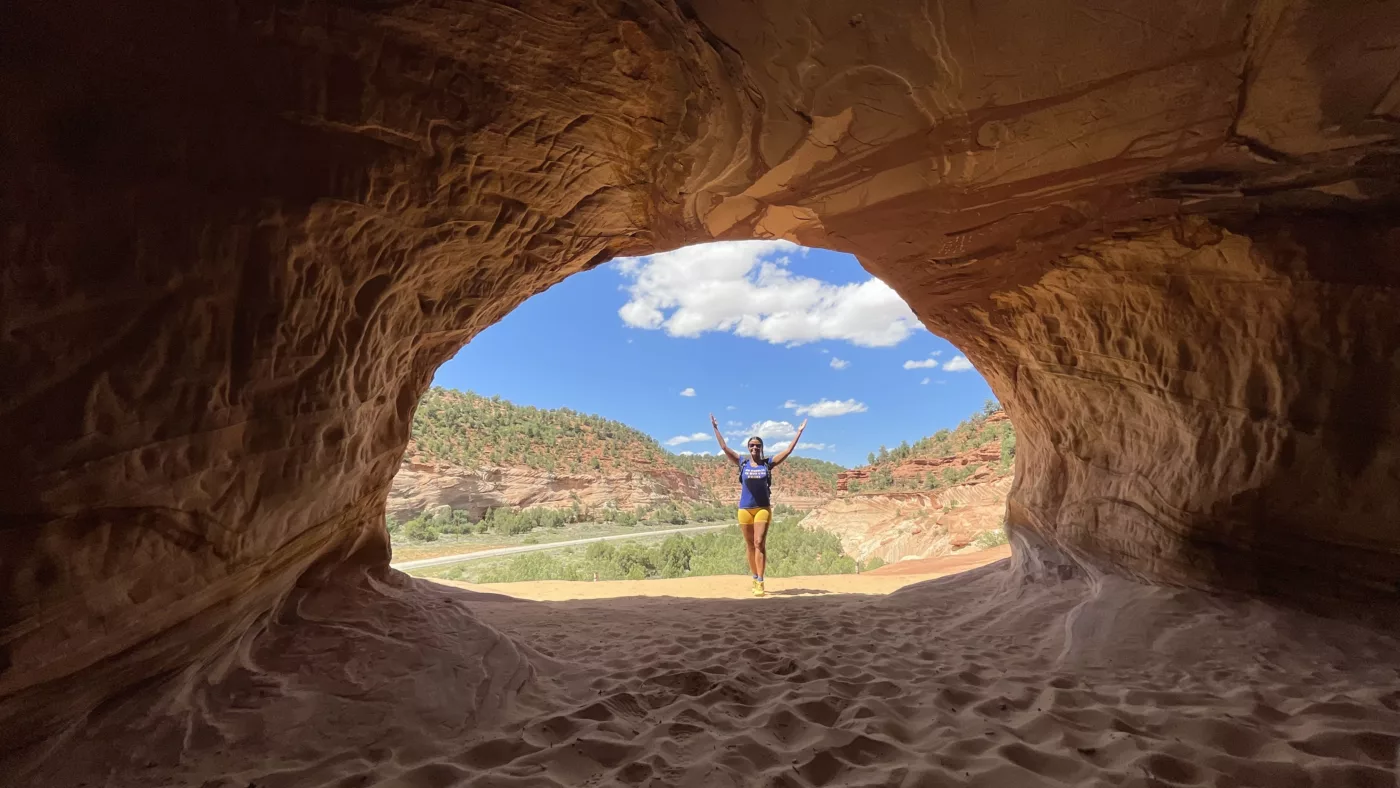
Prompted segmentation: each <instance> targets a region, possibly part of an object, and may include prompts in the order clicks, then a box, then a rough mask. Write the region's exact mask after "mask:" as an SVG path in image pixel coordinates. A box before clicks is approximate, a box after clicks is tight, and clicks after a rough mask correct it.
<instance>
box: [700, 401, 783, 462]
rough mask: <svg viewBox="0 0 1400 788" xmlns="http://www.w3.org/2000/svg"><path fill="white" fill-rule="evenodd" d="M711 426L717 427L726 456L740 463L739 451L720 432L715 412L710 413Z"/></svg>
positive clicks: (731, 460) (716, 430) (717, 435)
mask: <svg viewBox="0 0 1400 788" xmlns="http://www.w3.org/2000/svg"><path fill="white" fill-rule="evenodd" d="M803 424H806V422H803ZM710 426H711V427H714V428H715V438H716V439H718V440H719V447H720V448H721V449H723V450H724V456H726V457H728V458H729V461H730V462H732V463H734V464H735V465H738V464H739V453H738V452H736V451H734V450H733V449H731V448H729V444H727V443H725V442H724V436H723V435H721V434H719V420H718V419H716V418H715V414H713V413H711V414H710Z"/></svg>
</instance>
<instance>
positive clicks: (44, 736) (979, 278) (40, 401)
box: [0, 0, 1400, 759]
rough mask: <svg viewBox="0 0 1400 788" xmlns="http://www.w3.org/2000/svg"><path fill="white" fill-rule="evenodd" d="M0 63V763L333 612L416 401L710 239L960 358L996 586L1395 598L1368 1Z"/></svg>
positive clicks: (44, 46)
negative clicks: (1001, 420)
mask: <svg viewBox="0 0 1400 788" xmlns="http://www.w3.org/2000/svg"><path fill="white" fill-rule="evenodd" d="M0 30H4V31H5V33H4V36H5V38H4V42H3V43H4V46H2V47H0V51H3V52H4V54H3V56H0V106H4V107H5V112H4V113H3V120H0V134H3V144H0V172H3V175H4V177H3V178H0V183H3V186H0V206H3V208H2V209H0V215H3V221H4V229H5V234H4V240H3V247H2V248H3V249H4V253H3V259H2V260H0V381H3V383H0V385H3V389H0V390H2V391H3V395H0V435H3V436H4V441H5V451H3V452H0V492H3V495H0V522H2V523H3V529H0V556H3V557H4V559H3V561H2V562H0V594H3V604H2V605H0V741H3V742H5V744H4V747H5V748H6V752H5V754H4V755H3V756H0V759H8V758H33V757H37V756H39V755H42V754H43V753H45V752H51V751H55V750H54V748H55V747H56V746H57V744H56V743H57V742H60V741H61V740H62V736H64V735H71V734H72V732H73V731H75V730H78V729H79V728H80V727H81V724H82V722H83V720H84V719H86V718H87V717H88V716H89V715H91V714H94V713H104V712H103V710H104V709H107V708H108V706H107V705H106V704H108V703H110V702H112V701H113V699H114V698H130V697H133V696H134V694H135V693H134V690H135V689H136V688H147V690H146V691H148V692H154V691H155V690H153V689H150V688H152V687H159V688H160V691H161V692H163V693H176V694H177V695H178V694H179V692H180V690H181V689H182V688H183V689H188V688H190V687H192V686H195V684H196V683H197V682H199V681H202V680H203V679H202V677H204V676H206V675H208V671H209V670H212V666H214V665H216V664H218V661H219V659H220V657H221V655H226V654H228V653H230V651H231V650H232V649H233V648H234V644H236V643H239V642H247V641H246V640H245V638H253V639H256V637H257V636H258V633H259V632H260V631H261V628H263V627H267V626H269V622H270V621H274V620H277V615H276V614H277V613H278V611H283V612H285V611H286V608H285V604H286V603H287V600H289V599H291V598H292V595H293V591H294V590H296V592H297V594H302V593H307V592H306V589H316V588H328V589H329V588H334V587H337V586H339V587H347V586H353V587H354V588H356V589H358V591H357V593H356V594H349V593H346V594H342V595H341V596H334V597H327V598H328V599H331V598H334V599H350V598H354V599H358V600H360V601H359V602H357V603H356V604H361V605H363V604H370V603H367V602H365V601H364V600H365V599H366V598H373V597H374V595H375V594H377V593H380V591H379V590H377V589H381V588H382V587H388V586H392V585H393V584H395V583H398V582H400V581H399V580H398V579H397V578H396V576H395V575H394V574H393V573H391V572H390V571H389V570H388V568H387V563H388V546H387V535H386V533H385V531H384V528H383V509H384V500H385V496H386V493H387V492H388V489H389V485H390V481H391V479H392V477H393V475H394V473H395V471H396V470H397V468H398V463H399V459H400V456H401V455H402V452H403V449H404V446H405V444H406V442H407V440H408V436H409V424H410V419H411V415H412V412H413V408H414V404H415V403H416V402H417V400H418V397H419V396H420V395H421V394H422V393H423V392H424V391H425V390H426V388H427V386H428V384H429V381H430V380H431V377H432V373H433V370H434V369H435V368H436V367H437V366H438V365H439V364H440V363H441V362H442V361H444V360H445V359H446V358H448V357H449V356H450V355H451V354H452V353H453V352H455V351H456V349H458V348H459V347H461V346H462V344H463V343H465V342H467V341H468V340H469V339H470V338H471V337H472V336H474V335H475V334H476V333H478V332H479V331H481V330H482V329H483V328H485V327H486V326H488V325H490V324H491V323H493V322H495V321H496V320H499V319H500V318H501V316H503V315H504V314H506V313H507V312H509V311H510V310H511V309H512V308H514V307H515V306H516V305H518V304H519V303H520V302H521V301H522V300H524V299H525V298H527V297H529V296H530V295H531V294H533V293H537V292H539V291H541V290H543V289H545V288H547V287H549V286H550V285H552V284H554V283H556V282H558V281H560V280H561V279H563V278H564V277H566V276H568V275H570V274H572V273H575V272H578V271H581V270H584V269H587V268H589V267H592V266H596V265H598V264H600V263H602V262H604V261H606V260H608V259H610V258H612V257H614V256H617V255H621V254H643V253H647V252H651V251H658V250H664V249H670V248H674V247H676V246H679V245H682V244H685V243H690V242H695V241H701V240H708V239H712V238H726V239H740V238H753V237H780V238H786V239H789V240H793V241H797V242H800V243H805V244H808V245H814V246H822V247H827V248H832V249H838V250H842V251H847V252H851V253H854V254H856V255H857V256H858V257H859V258H860V259H861V261H862V262H863V264H864V265H865V266H866V267H867V268H868V269H869V270H870V271H871V272H872V273H874V274H876V275H877V276H879V277H881V278H882V279H883V280H884V281H886V282H887V283H889V284H890V285H891V286H892V287H894V288H895V289H896V290H897V291H898V292H899V293H901V294H902V295H903V296H904V297H905V298H906V300H908V301H909V303H910V304H911V306H912V307H913V308H914V310H915V311H916V313H917V314H918V315H919V316H920V317H921V318H922V319H923V320H924V322H925V324H926V325H927V326H928V327H929V328H930V329H931V330H933V331H934V332H936V333H938V334H940V335H942V336H944V337H946V338H948V339H949V340H950V341H952V342H954V343H955V344H956V345H958V347H959V348H961V349H962V350H963V351H964V352H965V353H966V354H967V356H968V357H969V358H970V359H971V360H972V361H973V362H974V363H975V364H976V366H977V367H978V369H979V370H980V371H981V372H982V373H983V374H984V375H986V377H987V379H988V380H989V382H990V383H991V386H992V388H993V390H994V391H995V393H996V395H997V396H998V398H999V399H1000V400H1001V401H1002V402H1003V404H1004V405H1005V407H1006V409H1007V412H1008V414H1009V415H1010V416H1011V418H1013V419H1014V420H1015V422H1016V426H1017V429H1018V442H1019V446H1018V469H1017V473H1016V479H1015V483H1014V485H1013V488H1012V490H1011V492H1010V500H1009V504H1008V518H1009V522H1010V528H1011V531H1012V535H1013V545H1014V547H1015V554H1016V560H1017V562H1018V567H1019V570H1020V571H1022V572H1024V573H1026V575H1027V577H1046V578H1053V577H1056V576H1062V575H1065V574H1073V573H1080V572H1088V573H1115V574H1122V575H1127V576H1131V577H1135V578H1139V579H1142V580H1145V581H1150V582H1161V583H1176V584H1184V585H1190V586H1195V587H1202V588H1226V589H1237V590H1245V591H1250V592H1259V593H1268V594H1275V595H1281V596H1284V597H1287V598H1290V599H1292V600H1294V601H1296V602H1299V603H1302V604H1309V605H1314V606H1317V607H1320V608H1325V609H1334V610H1340V609H1343V606H1342V605H1340V604H1339V600H1352V601H1355V602H1357V603H1361V605H1360V606H1363V607H1368V608H1369V607H1375V606H1381V605H1385V604H1392V603H1394V602H1395V601H1396V599H1397V595H1400V560H1397V558H1400V532H1397V530H1396V528H1395V525H1394V524H1395V523H1396V522H1397V521H1400V519H1398V518H1400V504H1398V503H1397V502H1398V501H1400V497H1397V495H1396V490H1397V489H1400V440H1397V438H1396V434H1395V425H1396V424H1397V416H1400V413H1397V409H1400V322H1397V321H1396V320H1395V315H1396V314H1397V313H1398V312H1400V262H1397V261H1400V230H1397V215H1396V212H1395V200H1394V197H1395V192H1396V188H1397V184H1400V149H1397V146H1396V135H1397V131H1398V130H1400V125H1398V124H1400V87H1397V86H1400V81H1397V74H1400V48H1397V47H1395V45H1394V42H1395V41H1396V40H1400V15H1397V14H1396V13H1395V12H1394V9H1393V7H1392V4H1389V3H1385V2H1355V3H1345V4H1339V3H1331V2H1324V0H1226V1H1225V2H1221V3H1213V4H1197V3H1184V2H1166V3H1161V2H1146V0H1129V1H1128V2H1124V3H1119V4H1116V5H1115V7H1114V9H1113V11H1112V12H1111V13H1110V12H1108V11H1104V10H1102V9H1096V8H1093V7H1090V6H1089V5H1087V4H1084V3H1082V2H1080V1H1079V0H1051V1H1050V2H1028V1H1027V0H1000V1H999V2H994V3H985V2H976V3H973V2H942V3H934V2H929V3H924V2H898V3H886V4H871V3H864V2H855V1H854V0H822V2H816V0H809V1H808V2H800V1H799V2H790V0H760V1H759V2H737V1H736V0H698V2H693V3H687V4H673V3H669V2H656V3H652V2H645V3H643V2H635V3H634V2H624V1H623V0H604V2H596V3H595V2H577V3H575V2H553V0H549V1H546V0H520V2H515V3H509V4H492V3H476V2H468V1H467V0H448V1H447V2H443V3H435V4H410V3H400V2H395V1H394V0H388V2H379V3H363V2H344V3H323V4H298V3H282V2H266V3H251V2H236V1H235V0H217V1H216V2H215V3H214V4H213V5H208V4H205V5H199V6H192V5H189V4H180V3H173V2H160V1H157V2H153V3H147V4H142V5H134V4H133V5H124V4H111V3H98V2H95V0H73V2H70V3H62V4H55V3H50V2H42V1H41V0H13V1H12V2H9V3H6V4H5V5H4V8H3V10H0ZM376 583H379V584H380V585H375V584H376ZM328 593H329V592H328ZM347 604H348V603H347ZM1357 606H1358V605H1351V607H1353V608H1354V607H1357ZM287 620H291V618H290V617H289V618H287ZM172 687H173V689H172ZM181 697H183V695H182V696H181Z"/></svg>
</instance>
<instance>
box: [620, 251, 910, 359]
mask: <svg viewBox="0 0 1400 788" xmlns="http://www.w3.org/2000/svg"><path fill="white" fill-rule="evenodd" d="M806 253H807V250H806V249H804V248H802V247H800V246H797V245H795V244H791V243H788V242H786V241H724V242H720V243H710V244H700V245H698V246H687V247H685V248H683V249H677V250H675V251H673V252H666V253H663V254H655V255H651V256H649V257H631V258H622V259H620V260H618V261H617V270H618V272H619V273H621V274H622V275H623V276H624V277H626V278H627V279H630V280H631V282H630V283H629V284H628V285H627V287H626V290H627V293H628V295H629V300H628V301H627V303H626V304H624V305H623V306H622V308H621V309H619V310H618V315H619V316H621V317H622V320H623V322H624V323H626V324H627V325H629V326H632V327H634V328H645V329H651V330H663V331H665V332H666V333H667V334H669V335H671V336H676V337H697V336H700V335H701V334H704V333H706V332H709V331H724V332H730V333H733V334H736V335H738V336H741V337H752V338H755V339H762V340H764V341H766V342H771V343H773V344H776V345H800V344H803V343H807V342H815V341H818V340H823V339H829V340H841V341H846V342H850V343H852V344H855V345H860V346H862V347H890V346H893V345H897V344H899V343H900V342H902V341H903V340H904V339H906V338H907V337H908V336H909V335H910V334H912V333H914V332H915V331H918V330H920V329H921V328H922V327H923V326H922V325H921V324H920V323H919V320H918V318H917V317H915V316H914V312H913V311H912V310H911V309H909V305H908V304H905V303H904V301H903V300H902V299H901V298H900V297H899V296H898V295H897V294H896V293H895V292H894V291H893V290H891V289H890V287H889V286H888V285H886V284H885V283H884V282H881V281H880V280H878V279H875V278H873V277H872V278H870V279H867V280H865V281H864V282H859V283H854V284H845V285H836V284H830V283H828V282H824V281H822V280H820V279H814V278H811V277H805V276H798V275H795V274H793V273H791V272H790V271H789V270H788V269H787V265H788V263H789V262H790V258H791V256H794V255H804V254H806Z"/></svg>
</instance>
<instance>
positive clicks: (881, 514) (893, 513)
mask: <svg viewBox="0 0 1400 788" xmlns="http://www.w3.org/2000/svg"><path fill="white" fill-rule="evenodd" d="M1010 490H1011V477H1009V476H1001V477H992V476H987V477H984V478H982V479H976V480H973V481H970V482H968V483H966V484H959V485H956V486H954V487H949V488H947V489H944V490H939V491H938V492H882V493H881V492H876V493H859V494H853V495H844V496H842V497H840V498H834V499H832V500H830V501H828V502H826V503H825V504H823V505H821V506H819V507H817V508H816V509H814V510H813V511H812V512H811V513H809V514H808V515H807V517H806V518H805V519H803V521H802V524H803V525H804V526H806V527H808V528H815V529H820V530H823V531H830V532H832V533H834V534H836V535H837V536H838V537H840V539H841V546H842V547H843V548H844V549H845V550H846V553H847V554H849V555H851V556H853V557H855V558H856V559H858V560H860V561H868V560H869V559H871V558H881V559H884V560H885V561H886V562H889V563H894V562H895V561H903V560H906V559H911V558H934V557H938V556H943V555H948V554H949V553H952V552H954V551H957V550H961V549H963V548H965V547H967V546H969V545H971V544H972V540H973V539H974V538H976V536H977V535H978V534H980V533H982V532H984V531H995V530H999V529H1001V527H1002V523H1003V521H1004V520H1005V519H1006V495H1007V493H1008V492H1009V491H1010Z"/></svg>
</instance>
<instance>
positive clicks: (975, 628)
mask: <svg viewBox="0 0 1400 788" xmlns="http://www.w3.org/2000/svg"><path fill="white" fill-rule="evenodd" d="M896 579H897V578H896ZM741 580H742V578H741ZM647 582H653V581H643V583H639V585H642V584H645V583H647ZM581 585H592V584H581ZM804 585H810V583H804ZM741 587H742V583H741ZM637 590H638V591H639V592H641V591H643V589H637ZM175 689H176V690H178V691H171V690H170V689H169V688H167V689H166V690H164V691H163V692H162V693H155V692H154V691H153V692H152V697H153V698H155V697H159V698H160V700H159V703H157V704H156V705H154V706H152V705H151V702H152V701H151V700H150V699H132V700H129V701H128V702H127V703H126V704H125V705H122V706H120V707H118V708H113V709H108V710H106V711H105V712H104V713H103V714H102V715H99V716H98V717H95V718H94V721H93V723H92V725H91V726H90V727H89V728H88V729H86V730H84V731H82V732H80V733H77V734H75V735H74V736H73V737H72V738H71V739H70V740H69V741H68V742H67V743H66V744H65V745H64V747H63V748H62V749H61V750H60V751H57V755H56V757H54V758H51V759H49V761H47V762H46V763H45V765H44V767H43V768H42V769H41V770H39V771H38V772H37V773H36V775H35V777H34V778H33V779H31V780H26V781H25V783H24V784H26V785H40V786H47V785H55V786H59V785H61V786H78V785H80V784H81V785H87V786H93V785H113V786H118V785H120V786H126V785H131V786H135V785H143V786H146V785H162V786H163V785H180V786H186V785H188V786H200V787H201V788H249V787H250V786H256V787H257V788H285V787H288V786H336V788H359V787H362V786H386V787H387V786H393V787H394V788H446V786H492V787H494V786H610V785H631V786H658V787H660V786H695V787H696V788H699V787H700V786H704V787H706V788H710V787H722V786H750V785H754V786H905V787H908V788H914V787H915V786H987V787H993V786H995V787H997V788H1035V787H1036V786H1141V787H1143V788H1146V787H1148V786H1153V787H1156V786H1213V787H1215V788H1228V787H1230V786H1260V787H1261V788H1311V787H1325V788H1345V787H1347V786H1375V787H1380V786H1384V788H1395V786H1396V775H1397V772H1396V768H1397V767H1396V757H1397V746H1398V745H1400V642H1398V641H1397V639H1396V638H1395V637H1394V636H1393V634H1390V633H1386V632H1382V631H1377V630H1373V629H1368V628H1365V627H1361V626H1358V625H1354V624H1348V623H1342V622H1337V621H1332V620H1326V619H1320V618H1315V617H1312V616H1309V615H1305V614H1302V613H1297V612H1293V611H1285V610H1280V609H1277V608H1274V607H1271V606H1270V605H1267V604H1265V603H1262V602H1258V601H1250V600H1233V599H1223V598H1218V597H1212V596H1207V595H1203V594H1199V593H1194V592H1187V591H1176V590H1170V589H1162V588H1149V587H1143V586H1138V585H1134V584H1131V583H1128V582H1125V581H1118V580H1105V581H1101V582H1097V583H1090V582H1088V581H1083V580H1074V581H1066V582H1061V583H1057V584H1051V585H1041V584H1034V583H1025V582H1023V581H1022V580H1021V578H1019V576H1017V575H1015V574H1014V573H1013V572H1012V571H1011V570H1010V569H1009V562H1007V561H1003V562H999V563H997V564H993V565H990V566H987V567H983V568H981V569H974V570H972V571H970V572H966V573H963V574H959V575H954V576H951V577H945V578H942V579H938V580H932V581H925V582H918V583H915V584H913V585H907V586H905V587H903V588H901V589H899V590H897V591H895V592H894V593H891V594H889V595H887V596H870V595H856V594H841V593H828V594H819V595H810V596H791V597H784V596H775V597H772V598H769V599H763V600H754V599H733V600H731V599H703V598H682V597H665V596H661V597H645V596H631V597H622V598H612V599H598V600H576V601H558V602H536V601H528V600H522V599H518V598H512V597H508V596H504V595H499V594H475V593H471V592H466V591H462V590H458V589H451V588H447V587H444V586H440V585H434V584H432V583H428V582H425V581H407V582H405V583H403V584H388V585H385V584H382V583H379V582H378V581H374V582H368V583H365V582H358V583H354V584H347V585H346V586H345V587H344V588H342V589H340V590H337V591H334V592H332V591H329V590H325V589H321V590H316V591H314V592H312V591H308V592H306V594H305V595H304V596H301V597H296V598H293V599H291V600H289V603H288V605H287V607H286V609H285V610H284V611H283V613H282V615H281V616H280V617H279V619H278V620H277V621H276V622H274V623H273V624H272V625H270V626H269V628H268V629H267V630H266V631H264V632H263V633H262V634H260V635H258V636H257V637H255V638H250V639H249V640H248V641H247V642H245V644H244V645H243V646H242V647H241V648H240V650H239V655H238V656H237V658H236V659H232V660H230V661H229V662H228V663H227V664H224V665H222V666H221V667H220V669H219V670H218V671H217V672H215V673H212V674H206V675H201V676H199V677H198V679H197V680H190V681H185V682H183V683H180V684H178V685H177V687H176V688H175ZM138 701H139V702H138ZM79 778H82V781H80V779H79Z"/></svg>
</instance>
